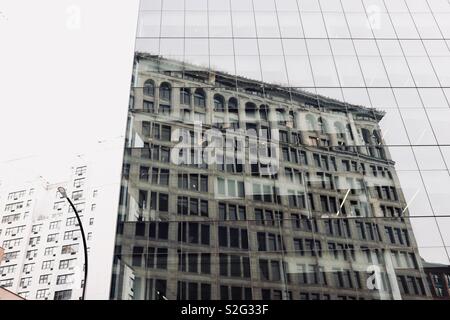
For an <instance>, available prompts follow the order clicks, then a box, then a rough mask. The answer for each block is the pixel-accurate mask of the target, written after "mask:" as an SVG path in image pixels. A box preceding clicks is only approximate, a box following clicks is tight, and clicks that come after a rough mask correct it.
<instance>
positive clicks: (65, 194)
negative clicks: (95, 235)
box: [58, 187, 88, 300]
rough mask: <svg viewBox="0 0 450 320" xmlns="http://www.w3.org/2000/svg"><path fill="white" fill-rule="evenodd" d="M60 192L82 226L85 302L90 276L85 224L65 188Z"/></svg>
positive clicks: (60, 189) (82, 298) (82, 297)
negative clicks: (88, 277)
mask: <svg viewBox="0 0 450 320" xmlns="http://www.w3.org/2000/svg"><path fill="white" fill-rule="evenodd" d="M58 191H59V193H60V194H61V195H62V196H63V197H64V198H66V199H67V201H68V202H69V204H70V206H71V207H72V209H73V211H74V212H75V215H76V217H77V220H78V225H79V226H80V231H81V238H82V239H83V247H84V283H83V293H82V295H81V300H84V296H85V293H86V284H87V276H88V251H87V242H86V236H85V235H84V229H83V224H82V223H81V219H80V215H79V214H78V211H77V208H76V207H75V205H74V204H73V202H72V200H70V198H69V197H68V196H67V192H66V189H64V188H63V187H59V188H58Z"/></svg>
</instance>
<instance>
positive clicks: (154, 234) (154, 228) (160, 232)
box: [136, 222, 169, 240]
mask: <svg viewBox="0 0 450 320" xmlns="http://www.w3.org/2000/svg"><path fill="white" fill-rule="evenodd" d="M138 225H139V224H137V225H136V228H137V226H138ZM148 237H149V238H151V239H159V240H167V239H168V238H169V223H167V222H150V223H149V233H148Z"/></svg>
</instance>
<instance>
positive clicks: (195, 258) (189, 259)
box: [178, 250, 211, 274]
mask: <svg viewBox="0 0 450 320" xmlns="http://www.w3.org/2000/svg"><path fill="white" fill-rule="evenodd" d="M178 271H182V272H193V273H201V274H210V273H211V254H210V253H191V252H186V251H185V250H183V251H181V250H178Z"/></svg>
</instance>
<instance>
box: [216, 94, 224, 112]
mask: <svg viewBox="0 0 450 320" xmlns="http://www.w3.org/2000/svg"><path fill="white" fill-rule="evenodd" d="M214 111H218V112H224V111H225V107H224V99H223V97H222V96H221V95H220V94H215V95H214Z"/></svg>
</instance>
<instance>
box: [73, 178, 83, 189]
mask: <svg viewBox="0 0 450 320" xmlns="http://www.w3.org/2000/svg"><path fill="white" fill-rule="evenodd" d="M85 182H86V179H85V178H79V179H75V180H74V181H73V186H74V187H75V188H81V187H82V186H84V184H85Z"/></svg>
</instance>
